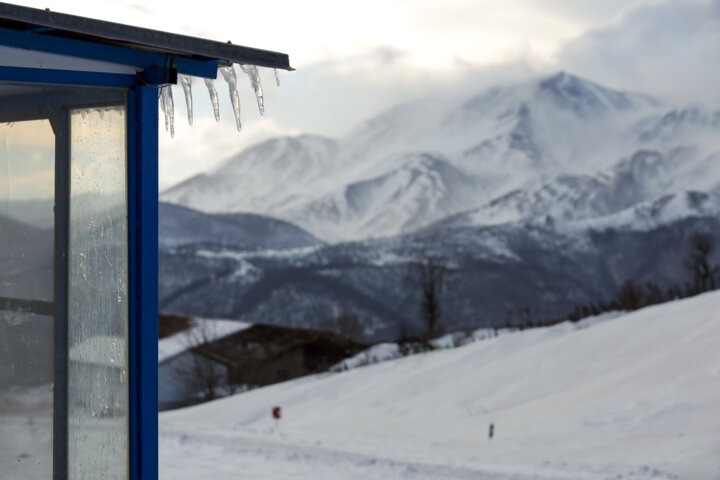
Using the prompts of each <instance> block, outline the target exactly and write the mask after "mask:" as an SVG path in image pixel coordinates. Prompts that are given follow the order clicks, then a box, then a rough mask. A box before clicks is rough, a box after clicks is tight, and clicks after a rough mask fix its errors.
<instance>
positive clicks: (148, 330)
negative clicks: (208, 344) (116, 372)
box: [0, 36, 158, 480]
mask: <svg viewBox="0 0 720 480" xmlns="http://www.w3.org/2000/svg"><path fill="white" fill-rule="evenodd" d="M0 37H1V36H0ZM2 42H3V39H2V38H0V44H2ZM0 81H3V82H22V83H41V84H54V85H85V86H97V87H120V88H125V89H127V92H128V93H127V119H128V121H127V150H128V157H127V162H128V164H127V170H128V177H127V180H128V244H129V265H128V266H129V272H128V274H129V292H128V293H129V312H128V314H129V315H128V319H129V325H128V334H129V348H128V358H129V376H128V377H129V398H130V412H129V434H130V437H129V443H130V445H129V450H130V455H129V459H128V460H129V463H130V480H140V479H142V480H155V479H157V478H158V444H157V438H158V403H157V381H158V380H157V379H158V377H157V375H158V372H157V359H158V350H157V349H158V344H157V340H158V290H157V286H158V127H157V125H158V89H157V88H156V87H152V86H148V85H146V84H144V83H143V82H144V80H141V79H140V78H139V77H138V76H133V75H120V74H104V73H92V72H76V71H59V70H47V69H30V68H13V67H0ZM61 478H64V477H63V476H62V475H61Z"/></svg>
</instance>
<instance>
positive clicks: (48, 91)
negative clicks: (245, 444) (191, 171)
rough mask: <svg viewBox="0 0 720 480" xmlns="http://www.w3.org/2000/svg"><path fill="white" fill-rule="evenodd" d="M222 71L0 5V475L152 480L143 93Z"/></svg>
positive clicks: (213, 54)
mask: <svg viewBox="0 0 720 480" xmlns="http://www.w3.org/2000/svg"><path fill="white" fill-rule="evenodd" d="M233 63H240V64H249V65H257V66H263V67H270V68H280V69H286V70H291V68H290V66H289V60H288V56H287V55H285V54H281V53H275V52H269V51H265V50H258V49H252V48H246V47H242V46H237V45H232V44H229V43H221V42H214V41H209V40H203V39H198V38H193V37H187V36H183V35H175V34H170V33H164V32H158V31H153V30H148V29H142V28H137V27H131V26H127V25H120V24H115V23H110V22H104V21H98V20H92V19H87V18H82V17H77V16H72V15H64V14H59V13H55V12H50V11H48V10H37V9H31V8H25V7H18V6H14V5H9V4H4V3H0V478H26V479H35V478H38V479H39V478H45V479H48V478H52V479H54V480H64V479H66V478H72V479H100V478H103V479H115V478H117V479H153V478H157V474H158V458H157V457H158V451H157V438H158V423H157V338H158V332H157V328H158V297H157V295H158V291H157V288H158V282H157V280H158V278H157V277H158V259H157V252H158V250H157V248H158V238H157V235H158V218H157V215H158V132H157V125H158V92H159V90H158V88H159V87H161V86H164V85H168V84H174V83H176V81H177V76H178V74H185V75H192V76H197V77H204V78H216V76H217V69H218V67H219V66H223V65H232V64H233Z"/></svg>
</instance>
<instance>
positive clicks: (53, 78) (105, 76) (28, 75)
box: [0, 66, 138, 88]
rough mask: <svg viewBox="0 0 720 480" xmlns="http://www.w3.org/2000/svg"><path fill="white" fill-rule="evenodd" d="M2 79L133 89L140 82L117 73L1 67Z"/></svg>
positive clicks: (132, 76)
mask: <svg viewBox="0 0 720 480" xmlns="http://www.w3.org/2000/svg"><path fill="white" fill-rule="evenodd" d="M50 72H51V73H50ZM0 78H1V79H2V80H3V81H4V82H22V83H43V84H46V85H77V86H89V87H118V88H131V87H132V86H134V85H135V84H136V83H137V81H138V77H137V75H120V74H115V73H97V72H79V71H76V70H45V69H38V68H21V67H1V66H0Z"/></svg>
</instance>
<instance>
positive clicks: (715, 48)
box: [558, 0, 720, 102]
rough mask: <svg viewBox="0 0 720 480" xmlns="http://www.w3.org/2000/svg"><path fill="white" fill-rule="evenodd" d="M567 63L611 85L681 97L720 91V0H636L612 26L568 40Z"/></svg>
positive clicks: (691, 98)
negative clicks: (644, 0) (642, 2)
mask: <svg viewBox="0 0 720 480" xmlns="http://www.w3.org/2000/svg"><path fill="white" fill-rule="evenodd" d="M558 61H559V63H560V64H561V65H562V66H564V67H565V68H567V69H569V70H571V71H573V72H576V73H579V74H582V75H584V76H587V77H589V78H592V79H594V80H596V81H600V82H603V83H607V84H609V85H612V86H617V87H622V88H628V89H634V90H640V91H645V92H649V93H653V94H656V95H659V96H663V97H669V98H671V99H673V100H679V101H695V102H699V101H705V100H707V99H708V98H713V99H717V98H718V94H720V89H719V88H718V80H717V79H718V78H720V1H718V0H715V1H714V2H709V1H679V0H671V1H663V2H653V3H648V4H645V5H641V6H638V7H636V8H634V9H632V10H630V11H629V12H627V13H626V14H625V15H624V16H623V17H622V18H621V19H620V20H619V21H618V22H615V23H613V24H612V25H610V26H607V27H604V28H600V29H596V30H592V31H589V32H587V33H585V34H584V35H582V36H581V37H579V38H578V39H576V40H574V41H572V42H569V43H568V44H567V45H566V46H565V47H564V48H563V49H562V51H561V52H560V54H559V56H558Z"/></svg>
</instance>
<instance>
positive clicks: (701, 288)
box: [569, 232, 720, 321]
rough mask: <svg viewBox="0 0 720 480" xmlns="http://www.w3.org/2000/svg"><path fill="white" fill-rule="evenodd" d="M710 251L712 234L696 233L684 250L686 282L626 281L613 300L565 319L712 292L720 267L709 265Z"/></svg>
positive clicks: (719, 280)
mask: <svg viewBox="0 0 720 480" xmlns="http://www.w3.org/2000/svg"><path fill="white" fill-rule="evenodd" d="M714 250H715V242H714V238H713V237H712V235H710V234H708V233H704V232H696V233H694V234H693V235H692V236H691V237H690V241H689V244H688V251H687V254H686V256H685V259H684V261H683V266H684V267H685V269H686V270H687V271H688V273H689V274H690V280H688V281H686V282H685V283H676V284H673V285H670V286H668V287H665V288H663V287H661V286H659V285H657V284H655V283H654V282H645V283H644V284H640V283H636V282H633V281H632V280H626V281H625V282H623V283H622V285H620V288H619V289H618V292H617V294H616V296H615V298H613V299H611V300H609V301H606V302H591V303H587V304H581V305H577V306H576V307H575V309H574V311H573V312H572V314H570V315H569V318H570V320H572V321H578V320H580V319H581V318H585V317H588V316H591V315H598V314H600V313H603V312H609V311H617V310H625V311H633V310H638V309H640V308H644V307H648V306H650V305H657V304H659V303H664V302H669V301H672V300H678V299H681V298H687V297H692V296H695V295H699V294H701V293H704V292H708V291H711V290H715V289H716V288H717V287H718V285H720V266H718V265H716V264H712V263H711V260H710V256H711V254H712V253H713V251H714Z"/></svg>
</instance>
